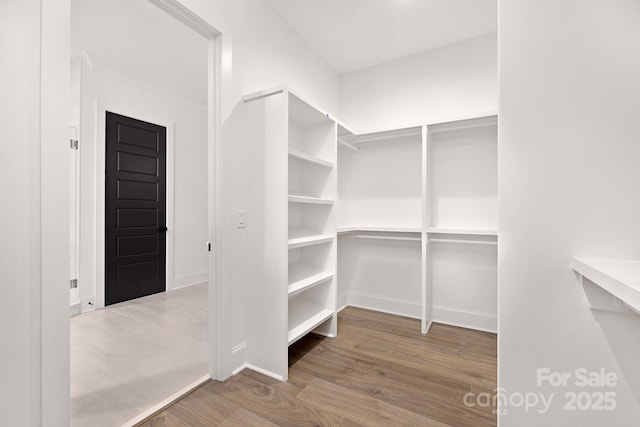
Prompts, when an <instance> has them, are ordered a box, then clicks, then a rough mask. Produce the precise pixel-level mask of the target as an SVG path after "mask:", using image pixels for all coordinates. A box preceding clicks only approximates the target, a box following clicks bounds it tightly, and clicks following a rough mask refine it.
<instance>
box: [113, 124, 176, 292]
mask: <svg viewBox="0 0 640 427" xmlns="http://www.w3.org/2000/svg"><path fill="white" fill-rule="evenodd" d="M106 123H107V126H106V129H107V135H106V165H105V166H106V168H105V175H106V180H105V181H106V184H105V185H106V200H105V209H106V212H105V218H106V224H105V245H106V248H105V249H106V252H105V304H106V305H110V304H115V303H118V302H122V301H127V300H130V299H133V298H139V297H142V296H146V295H151V294H154V293H157V292H163V291H164V290H165V287H166V279H165V274H166V233H165V232H164V231H166V228H165V224H166V128H164V127H162V126H158V125H155V124H151V123H147V122H143V121H140V120H136V119H133V118H129V117H125V116H121V115H118V114H114V113H110V112H107V116H106Z"/></svg>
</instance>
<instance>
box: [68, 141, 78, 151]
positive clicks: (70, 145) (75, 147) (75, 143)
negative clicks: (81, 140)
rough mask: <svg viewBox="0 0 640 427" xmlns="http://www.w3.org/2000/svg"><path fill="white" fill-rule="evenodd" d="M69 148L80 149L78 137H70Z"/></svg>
mask: <svg viewBox="0 0 640 427" xmlns="http://www.w3.org/2000/svg"><path fill="white" fill-rule="evenodd" d="M69 148H71V149H72V150H77V149H78V140H77V139H70V140H69Z"/></svg>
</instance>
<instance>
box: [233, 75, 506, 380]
mask: <svg viewBox="0 0 640 427" xmlns="http://www.w3.org/2000/svg"><path fill="white" fill-rule="evenodd" d="M238 108H239V109H241V110H242V111H241V114H237V115H234V118H241V120H240V119H237V120H238V121H237V122H236V123H235V124H236V126H234V129H235V131H234V132H235V133H236V135H235V136H236V137H237V138H244V139H245V141H246V144H244V145H245V146H247V147H251V150H249V151H247V152H246V153H244V154H243V156H244V157H243V158H245V159H246V165H245V172H244V173H245V174H246V175H247V176H246V177H242V178H241V179H240V178H239V179H238V180H239V182H240V183H241V184H240V186H241V188H240V189H239V190H238V191H236V193H235V194H236V196H235V197H236V198H238V200H237V201H236V202H235V203H236V206H239V207H242V208H244V207H245V206H246V212H247V214H246V215H247V218H248V220H247V224H248V225H247V228H246V231H245V232H243V233H242V235H241V236H242V237H239V238H242V239H244V240H245V242H246V243H247V245H248V247H249V248H248V249H247V251H245V252H246V253H245V252H243V256H245V257H246V260H243V261H245V262H244V263H245V264H246V265H247V268H246V269H245V270H234V271H236V274H241V275H243V276H244V277H245V279H246V280H245V281H244V282H245V283H247V287H246V289H243V292H244V293H245V294H246V295H245V301H246V304H245V307H246V308H245V309H246V312H247V317H246V318H247V322H248V326H247V328H246V329H247V340H246V342H245V343H244V344H243V345H241V346H239V347H238V348H242V349H243V351H244V352H245V353H246V354H245V359H246V365H247V366H249V367H252V368H254V369H256V370H258V371H260V372H263V373H265V374H268V375H271V376H273V377H275V378H280V379H283V380H286V379H287V371H288V364H287V362H288V351H287V350H288V346H289V345H291V344H292V343H294V342H296V341H297V340H299V339H300V338H301V337H303V336H304V335H305V334H307V333H309V332H315V333H318V334H322V335H325V336H329V337H332V336H336V335H337V333H338V329H337V315H336V314H337V312H338V311H339V310H338V307H339V308H342V307H344V306H347V305H353V306H359V307H364V308H368V309H373V310H378V311H384V312H389V313H395V314H399V315H403V316H409V317H413V318H416V319H421V320H422V327H421V330H422V332H423V333H427V332H428V330H429V327H430V325H431V323H432V322H433V321H437V322H443V323H449V324H453V325H459V326H464V327H470V328H475V329H481V330H488V331H495V330H496V329H497V324H496V323H497V321H496V311H497V244H498V231H497V117H496V116H495V115H487V116H481V117H475V118H465V119H460V120H452V121H449V122H447V123H433V124H431V123H427V124H422V125H419V126H413V127H408V128H405V129H395V130H384V131H380V132H371V133H366V134H359V133H357V132H353V131H351V130H349V129H348V128H347V127H346V126H345V125H344V124H342V123H340V122H339V121H337V120H335V119H334V118H332V117H331V116H330V115H329V114H326V113H324V112H322V110H320V109H318V108H316V107H314V106H313V105H312V104H310V103H308V102H306V101H304V100H303V99H302V98H300V97H299V96H297V95H296V94H294V93H292V92H291V91H290V90H289V89H287V88H284V87H283V88H276V89H273V90H269V91H264V92H259V93H255V94H252V95H249V96H247V97H245V98H244V102H243V103H242V105H241V106H240V107H238ZM229 149H233V147H229Z"/></svg>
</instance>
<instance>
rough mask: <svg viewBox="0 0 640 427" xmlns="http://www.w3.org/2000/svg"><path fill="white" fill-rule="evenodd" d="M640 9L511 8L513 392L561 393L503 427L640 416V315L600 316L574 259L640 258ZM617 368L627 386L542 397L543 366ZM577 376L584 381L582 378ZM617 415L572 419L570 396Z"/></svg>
mask: <svg viewBox="0 0 640 427" xmlns="http://www.w3.org/2000/svg"><path fill="white" fill-rule="evenodd" d="M638 22H640V3H639V2H638V1H636V0H611V1H606V2H605V1H586V2H585V1H579V0H544V1H537V2H531V1H524V0H515V1H504V2H501V5H500V94H501V95H500V145H499V159H500V162H499V182H500V184H499V185H500V249H499V251H500V252H499V282H500V295H499V296H500V304H499V317H500V319H499V328H500V330H499V357H498V362H499V382H500V386H501V387H503V388H504V389H506V391H507V392H508V393H512V392H520V393H524V392H535V393H545V394H548V393H555V399H554V402H553V404H552V407H551V410H550V411H549V413H547V414H545V415H543V414H538V413H537V412H536V411H534V410H530V411H529V412H525V410H524V409H522V408H514V407H510V408H507V409H508V415H503V416H501V417H500V422H501V425H502V426H539V425H554V426H560V425H580V426H603V425H610V426H614V425H616V426H630V425H635V424H637V420H638V419H640V400H639V399H640V370H638V366H637V362H638V360H640V339H639V336H640V335H639V334H638V332H639V331H640V317H638V316H636V315H629V314H621V313H612V312H607V311H598V310H592V309H590V308H589V305H588V302H587V299H586V297H585V294H584V291H583V289H582V287H581V286H580V284H579V282H578V279H577V277H576V275H575V274H574V273H573V272H572V271H571V270H570V268H569V262H570V260H571V257H572V256H592V257H603V258H623V259H640V244H639V242H640V198H639V197H638V183H640V167H639V166H638V165H639V163H638V159H640V121H639V120H638V117H640V79H639V78H638V76H640V56H639V55H638V54H637V53H638V52H640V26H639V25H638ZM582 367H584V368H587V369H589V370H598V369H600V368H604V369H605V370H606V371H608V372H614V373H616V374H617V376H618V377H619V381H618V384H617V386H616V387H613V388H608V389H607V388H604V389H603V388H582V389H581V388H578V387H575V386H573V385H572V384H573V383H572V380H570V382H569V384H568V387H566V388H564V387H559V388H553V387H548V386H545V387H537V385H536V369H537V368H550V369H551V370H553V371H567V372H574V370H575V369H576V368H582ZM574 378H575V377H573V379H574ZM604 390H610V391H615V392H616V393H617V396H616V399H617V408H616V410H615V411H613V412H609V411H588V410H587V411H565V410H563V404H564V403H566V398H565V397H564V393H565V392H567V391H575V392H580V391H586V392H588V393H591V392H593V391H604Z"/></svg>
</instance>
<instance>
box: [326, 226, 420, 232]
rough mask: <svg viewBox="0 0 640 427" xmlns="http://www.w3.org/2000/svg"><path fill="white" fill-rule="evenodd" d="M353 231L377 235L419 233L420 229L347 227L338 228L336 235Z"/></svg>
mask: <svg viewBox="0 0 640 427" xmlns="http://www.w3.org/2000/svg"><path fill="white" fill-rule="evenodd" d="M354 231H362V232H378V233H421V232H422V228H420V227H370V226H349V227H339V228H338V234H341V233H352V232H354Z"/></svg>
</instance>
